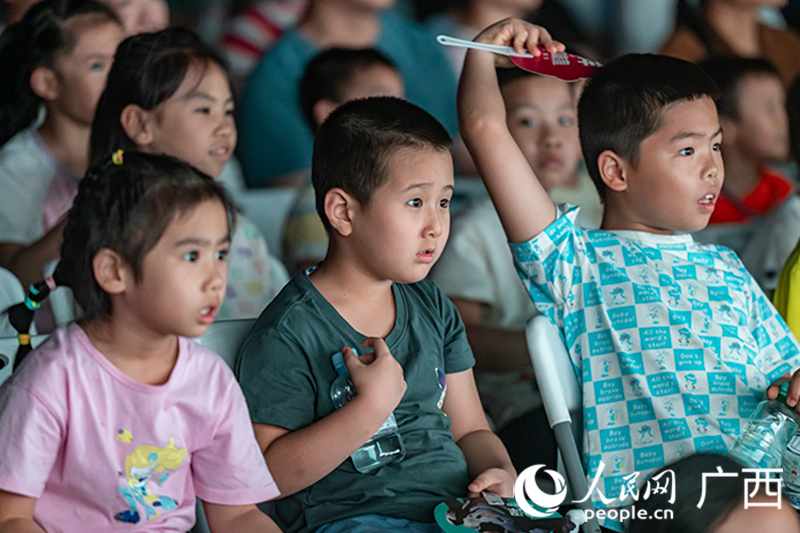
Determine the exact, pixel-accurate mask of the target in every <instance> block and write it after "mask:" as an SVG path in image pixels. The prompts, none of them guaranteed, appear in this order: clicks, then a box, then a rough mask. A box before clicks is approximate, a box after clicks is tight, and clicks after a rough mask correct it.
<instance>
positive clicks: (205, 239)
mask: <svg viewBox="0 0 800 533" xmlns="http://www.w3.org/2000/svg"><path fill="white" fill-rule="evenodd" d="M110 159H111V160H109V161H106V162H103V163H101V164H99V165H97V166H95V167H94V169H92V170H90V171H89V173H87V176H86V177H85V178H84V179H83V180H82V181H81V184H80V188H79V191H78V196H77V197H76V199H75V204H74V206H73V208H72V209H71V210H70V212H69V215H68V218H67V224H66V227H65V229H64V244H63V246H62V248H61V262H60V263H59V265H58V267H57V269H56V271H55V274H54V275H53V278H52V279H48V280H46V281H43V282H40V283H38V284H36V285H34V287H33V288H32V290H31V292H30V293H29V295H28V298H27V299H26V301H25V304H20V307H15V308H12V309H11V310H10V311H9V312H10V317H11V319H12V323H15V324H17V325H18V326H19V325H20V322H23V323H24V322H25V321H26V320H27V322H28V323H29V322H30V316H29V315H30V314H31V313H32V310H33V309H35V308H36V307H38V305H39V302H41V301H42V300H43V299H44V298H45V297H46V296H47V294H48V293H49V291H50V290H51V289H52V288H53V287H54V286H56V285H57V284H63V285H65V286H68V287H70V288H71V289H72V291H73V293H74V296H75V300H76V301H77V302H78V304H79V305H80V306H81V308H82V310H83V318H82V320H81V321H80V322H79V323H77V324H73V325H71V326H69V327H67V328H65V329H60V330H58V331H57V332H55V333H54V334H53V335H51V337H50V338H49V339H48V340H47V341H46V342H45V343H44V344H43V345H42V346H41V347H40V348H38V349H37V350H36V351H35V352H32V353H31V354H30V355H28V356H27V357H24V361H23V363H22V364H21V365H20V366H19V367H18V369H17V370H16V371H15V373H14V374H13V375H12V376H11V378H10V379H9V380H8V381H6V383H4V384H3V386H2V387H0V530H2V531H8V532H16V531H26V532H27V531H49V532H52V531H65V532H66V531H137V532H138V531H165V532H166V531H187V530H189V529H191V527H192V526H193V525H194V521H195V512H194V510H195V496H197V497H199V498H200V499H201V500H203V502H204V507H205V511H206V515H207V518H208V523H209V525H210V527H211V529H212V531H237V532H238V531H244V532H249V531H253V532H255V531H259V532H270V531H272V532H277V531H279V530H278V528H277V526H276V525H275V524H274V523H273V522H272V520H271V519H270V518H268V517H267V516H266V515H264V514H262V513H261V512H260V511H259V510H258V509H257V508H256V507H255V503H257V502H261V501H264V500H268V499H271V498H274V497H276V496H277V495H278V494H279V492H278V489H277V486H276V485H275V483H274V482H273V480H272V477H271V475H270V473H269V471H268V470H267V468H266V464H265V462H264V459H263V457H262V456H261V452H260V450H259V448H258V445H257V443H256V440H255V437H254V435H253V429H252V425H251V423H250V418H249V415H248V412H247V406H246V404H245V401H244V397H243V395H242V393H241V390H240V388H239V385H238V384H237V383H236V381H235V379H234V377H233V374H232V372H231V371H230V370H229V369H228V367H227V365H226V364H225V363H224V362H223V361H222V359H221V358H219V357H218V356H217V355H216V354H214V353H212V352H210V351H209V350H207V349H205V348H202V347H201V346H199V345H197V344H195V343H193V342H192V341H190V340H188V339H186V338H185V337H197V336H200V335H202V334H203V333H204V332H205V331H206V329H208V326H209V325H210V324H211V323H212V322H213V321H214V319H215V318H216V315H217V313H218V312H219V309H220V306H221V305H222V300H223V298H224V295H225V281H226V276H227V263H226V261H225V257H226V254H227V251H228V248H229V246H230V241H231V228H232V227H233V224H234V222H235V215H234V213H235V211H234V207H233V204H232V203H231V201H230V199H229V198H228V196H227V194H226V193H225V191H224V190H223V189H221V188H220V187H219V186H218V185H217V184H216V183H214V181H213V180H212V179H211V178H209V177H208V176H205V175H203V174H202V173H200V172H198V171H196V170H195V169H194V168H192V167H191V166H189V165H188V164H186V163H183V162H181V161H179V160H177V159H174V158H172V157H169V156H160V155H147V154H143V153H139V152H125V153H123V152H122V150H119V151H117V152H115V154H114V156H113V157H112V158H110ZM21 337H22V336H21ZM23 355H24V354H18V359H22V358H23Z"/></svg>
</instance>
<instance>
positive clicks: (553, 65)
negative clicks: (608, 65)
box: [510, 46, 603, 81]
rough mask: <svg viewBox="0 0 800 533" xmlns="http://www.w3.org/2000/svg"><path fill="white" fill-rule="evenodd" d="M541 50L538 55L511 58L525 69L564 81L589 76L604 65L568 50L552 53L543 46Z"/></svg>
mask: <svg viewBox="0 0 800 533" xmlns="http://www.w3.org/2000/svg"><path fill="white" fill-rule="evenodd" d="M539 50H541V52H542V55H540V56H537V57H520V56H513V55H512V56H510V59H511V61H513V62H514V64H515V65H517V66H518V67H519V68H521V69H523V70H527V71H528V72H533V73H535V74H541V75H542V76H549V77H551V78H558V79H559V80H564V81H577V80H580V79H583V78H588V77H590V76H591V75H592V73H593V72H594V71H595V70H597V69H598V68H600V67H602V66H603V65H601V64H600V63H598V62H597V61H593V60H591V59H586V58H585V57H581V56H576V55H575V54H569V53H567V52H557V53H555V54H551V53H550V52H548V51H547V50H545V49H544V48H542V47H541V46H540V47H539Z"/></svg>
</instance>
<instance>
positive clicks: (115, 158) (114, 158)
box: [111, 150, 124, 167]
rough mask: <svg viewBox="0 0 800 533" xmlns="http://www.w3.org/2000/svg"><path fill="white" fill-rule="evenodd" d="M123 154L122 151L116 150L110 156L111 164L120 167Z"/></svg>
mask: <svg viewBox="0 0 800 533" xmlns="http://www.w3.org/2000/svg"><path fill="white" fill-rule="evenodd" d="M123 153H124V152H123V151H122V150H117V151H116V152H114V153H113V154H111V162H112V163H114V164H115V165H116V166H118V167H119V166H122V154H123Z"/></svg>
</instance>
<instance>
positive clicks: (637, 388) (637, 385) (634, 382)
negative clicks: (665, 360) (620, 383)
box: [631, 378, 644, 396]
mask: <svg viewBox="0 0 800 533" xmlns="http://www.w3.org/2000/svg"><path fill="white" fill-rule="evenodd" d="M641 383H642V382H641V381H639V378H631V392H633V394H635V395H636V396H641V395H642V394H644V391H643V390H642V385H641Z"/></svg>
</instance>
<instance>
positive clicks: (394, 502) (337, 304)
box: [236, 97, 516, 533]
mask: <svg viewBox="0 0 800 533" xmlns="http://www.w3.org/2000/svg"><path fill="white" fill-rule="evenodd" d="M449 143H450V137H449V136H448V135H447V132H446V131H445V130H444V128H443V127H442V126H441V125H440V124H439V123H438V122H436V120H435V119H434V118H433V117H431V116H430V115H428V114H427V113H425V112H424V111H422V110H421V109H420V108H418V107H416V106H414V105H412V104H409V103H408V102H405V101H403V100H400V99H397V98H391V97H380V98H368V99H365V100H355V101H352V102H348V103H346V104H344V105H342V106H341V107H339V108H337V109H336V110H335V111H334V112H333V113H331V114H330V116H329V117H328V119H327V120H326V121H325V123H324V124H323V125H322V127H321V128H320V130H319V132H318V133H317V138H316V140H315V145H314V163H313V166H312V180H313V183H314V191H315V192H316V197H317V211H318V212H319V215H320V218H322V221H323V223H324V224H325V227H326V228H327V229H328V232H329V235H330V244H329V246H328V254H327V255H326V257H325V259H324V260H323V261H322V263H321V264H320V265H319V267H318V268H317V269H316V270H313V271H312V269H309V270H307V271H305V272H300V273H298V274H297V275H295V276H294V277H293V278H292V279H291V281H290V282H289V284H288V285H287V286H286V288H285V289H284V290H283V291H281V293H280V294H279V295H278V297H277V298H276V299H275V300H274V301H273V302H272V303H271V304H270V305H269V306H268V307H267V309H266V310H265V311H264V313H263V314H262V315H261V317H260V318H259V320H258V322H257V323H256V326H255V327H254V328H253V331H252V332H251V334H250V337H249V339H248V340H247V341H246V342H245V344H244V346H243V348H242V352H241V353H240V357H239V360H238V362H237V366H236V371H237V376H238V377H239V379H240V382H241V384H242V389H243V390H244V391H245V397H246V398H247V402H248V406H249V408H250V416H251V418H252V420H253V422H254V426H255V429H256V439H257V440H258V441H259V444H260V445H261V449H262V451H263V452H264V456H265V458H266V461H267V464H268V465H269V466H270V469H271V471H272V472H273V475H274V476H275V480H276V483H277V484H278V487H279V488H280V489H281V492H282V493H283V494H284V495H285V497H284V498H283V499H281V500H279V501H278V502H276V507H277V515H276V520H277V521H278V524H279V525H280V526H281V528H282V529H284V530H286V531H291V532H297V531H303V532H312V531H325V532H327V533H332V532H335V531H344V530H347V531H365V530H367V529H368V528H372V527H374V528H375V529H374V530H380V531H383V530H391V531H430V532H433V531H438V527H437V526H436V525H435V524H431V522H433V508H434V507H435V506H436V505H437V504H438V503H440V502H442V501H445V500H448V499H450V498H452V497H454V496H459V495H464V494H465V493H466V492H467V491H470V492H480V491H481V490H484V489H485V490H490V491H493V492H496V493H498V494H501V495H503V496H506V497H510V496H511V495H512V492H513V484H514V480H515V477H516V474H515V472H514V468H513V466H512V465H511V462H510V460H509V458H508V454H507V453H506V451H505V449H504V448H503V446H502V444H501V442H500V440H499V439H498V438H497V437H496V436H495V435H493V434H492V433H491V431H490V430H489V426H488V424H487V422H486V418H485V417H484V415H483V411H482V410H481V405H480V399H479V398H478V393H477V391H476V389H475V383H474V380H473V376H472V370H471V367H472V364H473V358H472V353H471V351H470V348H469V344H468V343H467V339H466V336H465V335H464V326H463V324H462V323H461V320H460V319H459V317H458V313H457V311H456V309H455V308H454V307H453V304H452V303H450V300H448V299H447V298H446V297H445V296H444V295H443V294H441V292H439V290H438V289H437V288H436V286H435V285H434V284H433V283H431V282H429V281H424V278H425V276H426V275H427V274H428V271H429V269H430V267H431V266H432V265H433V263H435V262H436V260H437V259H438V257H439V255H440V254H441V251H442V248H443V247H444V245H445V243H446V242H447V236H448V233H449V230H450V216H449V211H448V202H449V200H450V197H451V196H452V193H453V162H452V159H451V157H450V154H449V152H448V150H447V149H448V145H449ZM343 347H345V348H343ZM365 349H366V350H365ZM373 350H374V351H373ZM340 351H342V352H343V354H344V360H345V363H346V365H347V368H348V370H349V372H350V375H351V377H352V380H353V383H354V384H355V387H356V389H357V391H358V395H357V396H356V397H355V398H354V399H352V400H351V401H350V402H349V403H347V404H346V405H344V406H343V407H341V408H340V409H338V410H336V411H335V412H334V406H333V403H332V401H331V394H330V391H331V384H332V383H333V381H334V379H335V378H336V371H334V366H333V364H332V363H331V356H332V355H333V354H335V353H337V352H340ZM366 351H370V353H369V354H367V355H364V354H365V352H366ZM356 352H358V353H360V354H362V358H361V359H358V358H357V357H356V355H355V354H356ZM392 413H394V417H395V418H396V421H397V426H398V428H399V433H400V436H401V438H402V439H403V440H404V441H405V448H406V452H405V457H404V458H402V460H400V461H399V462H394V463H392V464H389V465H385V466H383V467H381V468H380V469H378V470H377V471H376V472H373V473H371V474H366V475H365V474H362V473H359V472H358V471H356V470H355V468H354V465H353V463H352V461H350V460H349V459H348V457H349V456H350V455H351V454H352V453H353V452H355V451H356V450H357V449H358V448H360V447H361V446H362V445H363V444H365V443H366V442H367V440H368V439H369V438H370V437H371V436H372V435H373V434H374V433H375V432H376V431H377V430H378V428H379V427H381V425H382V423H383V422H384V421H385V420H386V419H387V417H389V415H390V414H392ZM470 480H472V481H471V482H470ZM409 521H411V522H409ZM421 523H422V524H421ZM326 524H327V525H326ZM368 530H370V531H372V530H373V529H368Z"/></svg>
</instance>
